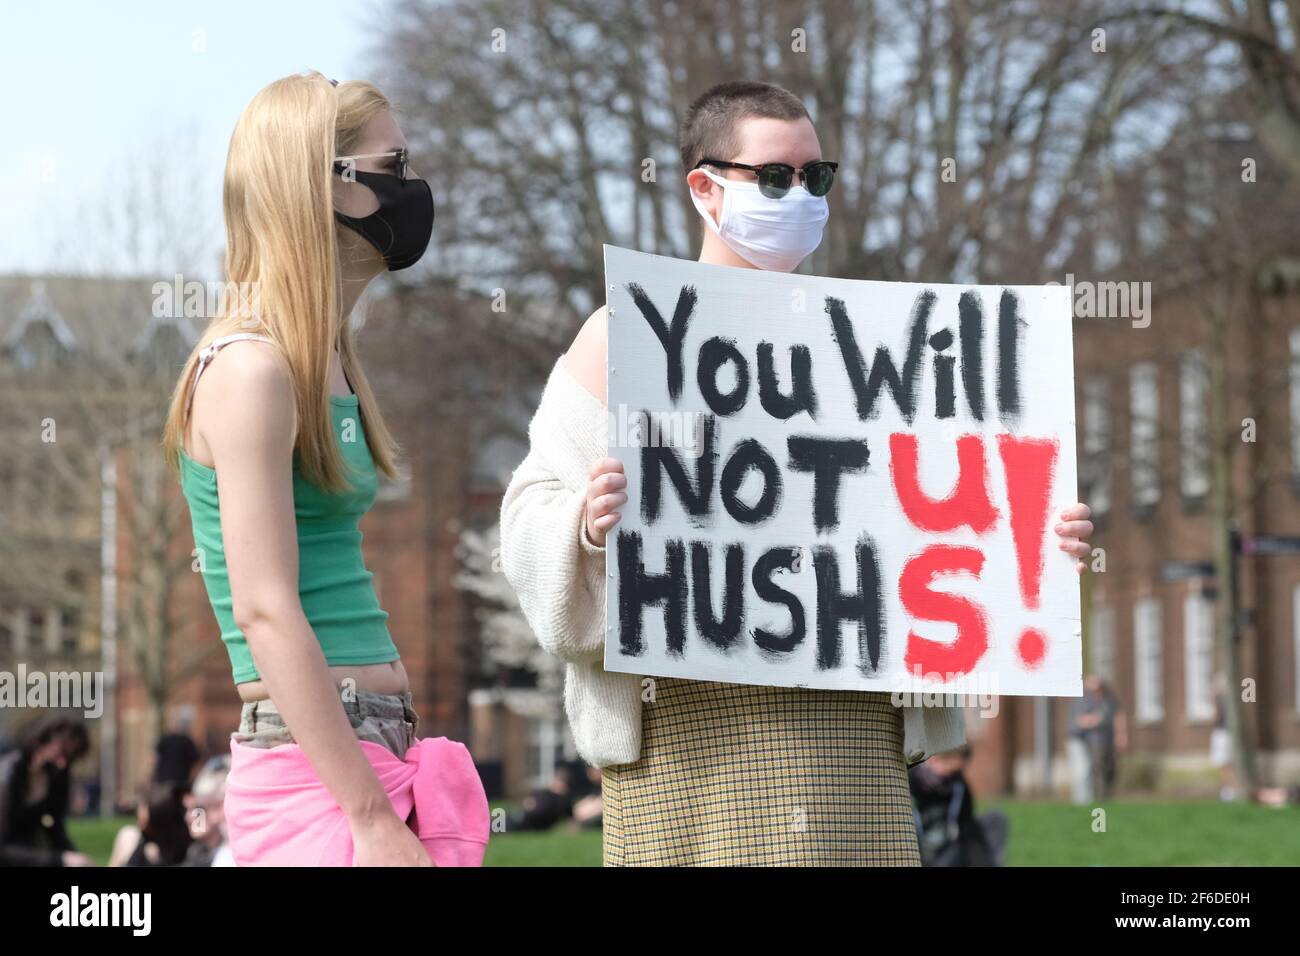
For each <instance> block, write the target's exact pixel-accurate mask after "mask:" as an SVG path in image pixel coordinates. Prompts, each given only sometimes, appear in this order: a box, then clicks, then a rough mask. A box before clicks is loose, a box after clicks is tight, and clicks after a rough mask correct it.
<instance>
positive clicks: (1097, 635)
mask: <svg viewBox="0 0 1300 956" xmlns="http://www.w3.org/2000/svg"><path fill="white" fill-rule="evenodd" d="M1089 623H1090V625H1091V631H1090V632H1089V635H1088V636H1089V638H1090V642H1089V643H1090V644H1091V648H1090V650H1091V657H1092V672H1093V673H1094V674H1097V675H1098V676H1099V677H1101V679H1102V680H1104V681H1105V682H1106V683H1107V684H1113V683H1114V682H1115V609H1114V608H1112V607H1110V606H1109V605H1106V604H1101V603H1096V602H1094V604H1093V607H1092V619H1091V621H1090V622H1089Z"/></svg>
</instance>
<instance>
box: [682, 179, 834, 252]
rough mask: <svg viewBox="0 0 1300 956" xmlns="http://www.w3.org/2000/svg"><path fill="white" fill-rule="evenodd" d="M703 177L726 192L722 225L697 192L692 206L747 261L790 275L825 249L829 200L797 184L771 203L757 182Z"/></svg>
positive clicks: (723, 200) (732, 249)
mask: <svg viewBox="0 0 1300 956" xmlns="http://www.w3.org/2000/svg"><path fill="white" fill-rule="evenodd" d="M704 175H706V176H708V177H709V178H710V179H712V180H713V181H714V182H715V183H717V184H718V185H719V186H721V187H722V215H721V216H719V217H718V222H717V223H715V222H714V221H713V217H712V216H710V215H709V212H708V210H707V209H705V208H704V203H702V202H701V201H700V197H699V196H697V195H695V190H693V189H692V190H691V201H692V202H693V203H695V208H696V210H698V211H699V214H700V215H701V216H703V217H704V221H705V222H707V223H708V224H709V228H710V229H712V230H713V231H714V232H716V233H717V234H718V238H719V239H721V240H722V241H723V242H725V243H726V244H727V246H728V247H729V248H730V249H731V251H732V252H734V253H735V254H736V255H738V256H740V257H741V258H742V259H744V260H745V261H746V262H750V263H753V264H754V265H756V266H758V267H759V268H760V269H767V270H768V271H770V272H789V271H791V270H792V269H794V268H795V267H796V266H797V265H799V263H801V262H803V261H804V259H806V258H808V256H810V255H811V254H812V252H813V250H814V249H816V248H817V247H818V246H819V245H821V241H822V230H823V229H825V228H826V220H827V219H829V218H830V208H829V207H828V206H827V205H826V197H825V196H814V195H813V194H812V193H810V192H808V190H807V189H805V188H804V187H803V186H801V185H799V184H795V185H792V186H791V187H790V191H789V192H788V193H786V194H785V195H784V196H782V197H781V198H780V199H769V198H768V197H767V196H764V195H763V194H762V193H761V192H759V190H758V183H747V182H740V181H737V180H734V179H723V178H722V177H721V176H715V175H714V174H713V173H711V172H709V171H708V170H707V169H705V170H704Z"/></svg>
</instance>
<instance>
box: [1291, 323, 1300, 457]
mask: <svg viewBox="0 0 1300 956" xmlns="http://www.w3.org/2000/svg"><path fill="white" fill-rule="evenodd" d="M1290 385H1291V393H1290V397H1291V475H1292V477H1294V478H1295V479H1297V480H1300V326H1297V327H1296V328H1294V329H1292V330H1291V369H1290Z"/></svg>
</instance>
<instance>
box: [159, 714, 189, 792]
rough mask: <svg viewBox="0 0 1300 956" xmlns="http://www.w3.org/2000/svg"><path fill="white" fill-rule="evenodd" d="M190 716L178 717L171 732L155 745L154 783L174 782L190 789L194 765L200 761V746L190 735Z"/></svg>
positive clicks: (185, 788) (160, 738)
mask: <svg viewBox="0 0 1300 956" xmlns="http://www.w3.org/2000/svg"><path fill="white" fill-rule="evenodd" d="M189 731H190V720H189V717H188V716H181V717H179V718H177V720H176V724H175V726H174V727H173V728H172V730H171V731H170V732H169V733H165V734H163V735H162V736H161V737H159V738H158V743H157V744H155V745H154V767H153V780H154V783H166V784H174V785H175V786H178V787H181V788H182V789H183V790H188V789H189V786H190V778H191V777H193V775H194V766H195V764H197V763H198V762H199V748H198V745H197V744H195V743H194V739H193V738H192V737H191V736H190V732H189Z"/></svg>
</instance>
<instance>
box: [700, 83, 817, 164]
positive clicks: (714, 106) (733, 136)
mask: <svg viewBox="0 0 1300 956" xmlns="http://www.w3.org/2000/svg"><path fill="white" fill-rule="evenodd" d="M752 116H757V117H762V118H763V119H781V120H797V119H809V118H810V117H809V116H808V110H807V108H806V107H805V106H804V105H803V102H802V101H801V100H800V99H799V97H797V96H795V95H794V94H793V93H791V92H790V91H789V90H787V89H783V88H782V87H779V86H777V85H775V84H773V83H760V82H757V81H754V80H733V81H731V82H728V83H719V84H718V85H717V86H711V87H709V88H708V89H707V90H705V91H704V92H703V93H702V94H701V95H700V96H699V97H697V98H696V100H695V102H694V103H692V104H691V105H690V108H689V109H687V110H686V116H685V117H683V119H682V126H681V130H680V133H679V135H678V143H679V145H680V147H681V151H682V165H683V166H684V167H685V168H686V171H687V172H690V171H691V170H692V169H694V168H695V166H696V164H697V163H699V161H700V160H702V159H721V160H726V161H730V160H732V159H734V158H735V157H736V155H737V154H738V153H739V152H740V137H739V135H738V134H737V128H738V127H739V125H740V121H741V120H743V119H749V118H750V117H752Z"/></svg>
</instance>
